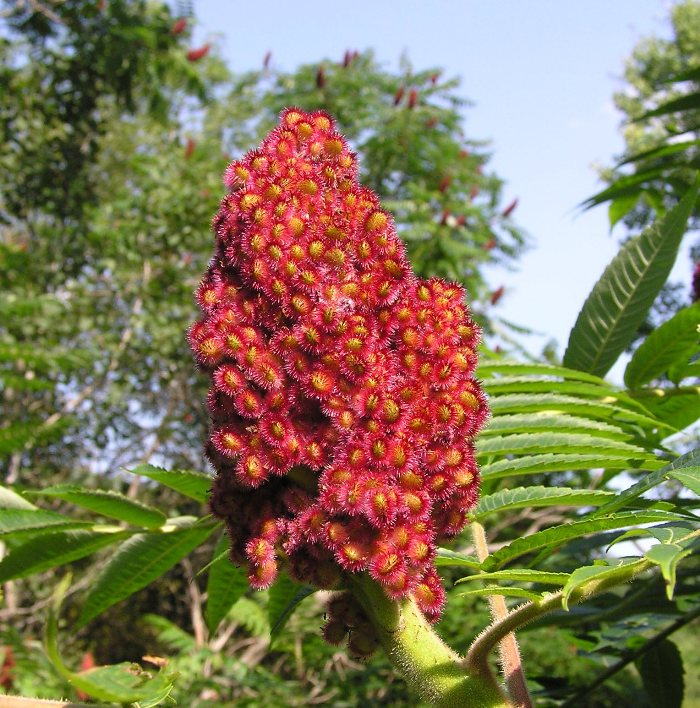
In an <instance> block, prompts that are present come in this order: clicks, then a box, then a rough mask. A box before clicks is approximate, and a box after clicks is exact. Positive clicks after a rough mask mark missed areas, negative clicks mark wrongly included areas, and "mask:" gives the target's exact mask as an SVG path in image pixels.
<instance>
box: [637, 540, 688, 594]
mask: <svg viewBox="0 0 700 708" xmlns="http://www.w3.org/2000/svg"><path fill="white" fill-rule="evenodd" d="M690 553H691V551H690V550H688V549H686V548H681V547H680V546H677V545H675V544H674V543H659V544H657V545H656V546H652V547H651V548H650V549H649V550H648V551H647V552H646V553H645V554H644V557H645V558H646V559H647V560H649V561H651V562H652V563H655V564H656V565H658V566H659V568H661V575H663V578H664V582H665V583H666V596H667V597H668V599H669V600H672V599H673V592H674V590H675V587H676V566H677V565H678V563H679V562H680V561H681V560H682V559H683V558H685V557H686V556H687V555H690Z"/></svg>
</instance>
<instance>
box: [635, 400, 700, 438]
mask: <svg viewBox="0 0 700 708" xmlns="http://www.w3.org/2000/svg"><path fill="white" fill-rule="evenodd" d="M644 403H645V405H646V407H647V408H648V409H649V410H650V411H651V412H652V413H653V414H654V415H655V416H656V417H657V418H658V419H659V420H662V421H663V422H664V423H666V424H667V425H670V426H672V427H673V428H674V429H675V430H677V431H678V430H684V429H685V428H687V427H688V426H689V425H692V424H693V423H695V422H696V421H697V420H700V396H699V395H697V394H696V393H688V394H687V395H674V396H665V397H660V398H648V399H646V400H645V401H644Z"/></svg>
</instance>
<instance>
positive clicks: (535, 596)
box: [458, 585, 542, 600]
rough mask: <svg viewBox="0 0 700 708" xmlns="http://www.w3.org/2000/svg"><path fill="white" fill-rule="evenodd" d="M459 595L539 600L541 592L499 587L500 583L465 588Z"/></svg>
mask: <svg viewBox="0 0 700 708" xmlns="http://www.w3.org/2000/svg"><path fill="white" fill-rule="evenodd" d="M458 595H459V596H460V597H469V596H477V597H480V596H487V597H490V596H492V595H502V596H503V597H518V598H521V599H523V600H541V599H542V594H541V593H537V592H534V591H533V590H525V588H513V587H501V586H500V585H489V586H488V587H485V588H478V589H477V590H467V591H466V592H460V593H458Z"/></svg>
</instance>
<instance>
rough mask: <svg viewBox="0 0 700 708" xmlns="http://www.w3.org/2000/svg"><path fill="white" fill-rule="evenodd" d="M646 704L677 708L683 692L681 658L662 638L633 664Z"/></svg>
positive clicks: (659, 707) (670, 642)
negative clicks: (635, 665) (647, 698)
mask: <svg viewBox="0 0 700 708" xmlns="http://www.w3.org/2000/svg"><path fill="white" fill-rule="evenodd" d="M636 664H637V669H638V671H639V675H640V676H641V677H642V683H643V684H644V690H645V691H646V692H647V696H649V704H650V705H652V706H654V708H681V706H682V705H683V694H684V692H685V681H684V673H685V671H684V669H683V659H682V657H681V653H680V652H679V651H678V647H677V646H676V645H675V644H674V643H673V642H672V641H671V640H669V639H664V640H662V641H661V642H659V643H658V644H655V645H654V646H652V647H651V648H650V649H649V650H648V651H645V652H644V654H643V655H642V657H641V658H640V659H639V660H638V661H637V662H636Z"/></svg>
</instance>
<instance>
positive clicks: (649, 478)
mask: <svg viewBox="0 0 700 708" xmlns="http://www.w3.org/2000/svg"><path fill="white" fill-rule="evenodd" d="M699 468H700V448H696V449H695V450H691V451H690V452H688V453H686V454H685V455H681V457H679V458H678V459H677V460H674V461H673V462H671V463H670V464H668V465H666V466H664V467H662V468H661V469H659V470H656V471H655V472H651V473H650V474H647V475H645V476H644V477H643V478H642V479H640V480H639V482H637V483H636V484H633V485H632V486H631V487H628V488H627V489H625V490H624V491H623V492H621V493H620V494H618V495H617V496H616V497H615V498H614V499H611V500H610V501H609V502H608V503H607V504H604V505H603V506H601V507H600V508H599V509H598V510H597V511H595V512H593V513H592V514H591V516H598V515H600V516H604V515H605V514H611V513H612V512H614V511H617V509H622V507H624V506H625V505H627V504H628V503H629V502H630V501H632V500H633V499H636V498H637V497H640V496H641V495H642V494H644V492H647V491H649V490H650V489H652V488H653V487H656V486H657V485H659V484H662V483H663V482H665V481H666V480H668V479H669V477H670V476H671V475H672V474H673V473H674V472H675V471H677V470H684V471H688V469H690V470H691V471H692V470H694V469H699Z"/></svg>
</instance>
